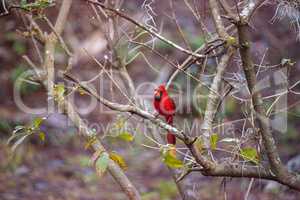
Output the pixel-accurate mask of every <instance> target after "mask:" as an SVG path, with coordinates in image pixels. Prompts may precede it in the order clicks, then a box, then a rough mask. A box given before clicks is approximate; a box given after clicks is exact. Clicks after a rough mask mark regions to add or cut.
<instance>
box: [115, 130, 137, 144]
mask: <svg viewBox="0 0 300 200" xmlns="http://www.w3.org/2000/svg"><path fill="white" fill-rule="evenodd" d="M118 138H120V139H122V140H124V141H127V142H131V141H133V139H134V137H133V135H132V134H130V133H128V132H126V131H125V132H123V133H120V134H119V135H118Z"/></svg>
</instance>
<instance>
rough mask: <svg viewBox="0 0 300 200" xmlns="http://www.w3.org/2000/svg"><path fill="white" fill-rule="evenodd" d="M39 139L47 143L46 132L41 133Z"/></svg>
mask: <svg viewBox="0 0 300 200" xmlns="http://www.w3.org/2000/svg"><path fill="white" fill-rule="evenodd" d="M39 138H40V140H41V141H42V142H45V138H46V134H45V133H44V132H42V131H41V132H39Z"/></svg>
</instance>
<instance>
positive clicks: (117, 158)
mask: <svg viewBox="0 0 300 200" xmlns="http://www.w3.org/2000/svg"><path fill="white" fill-rule="evenodd" d="M109 157H110V159H112V160H113V161H115V163H117V164H118V165H119V166H120V167H121V168H122V169H124V170H126V169H127V165H126V163H125V160H124V159H123V157H122V156H120V155H119V154H117V153H116V152H114V151H113V152H111V153H110V154H109Z"/></svg>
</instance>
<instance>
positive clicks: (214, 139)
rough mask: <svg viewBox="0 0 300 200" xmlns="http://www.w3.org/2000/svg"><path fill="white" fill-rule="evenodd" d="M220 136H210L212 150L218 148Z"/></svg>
mask: <svg viewBox="0 0 300 200" xmlns="http://www.w3.org/2000/svg"><path fill="white" fill-rule="evenodd" d="M218 139H219V136H218V134H212V135H211V136H210V148H211V149H212V150H215V149H216V148H217V142H218Z"/></svg>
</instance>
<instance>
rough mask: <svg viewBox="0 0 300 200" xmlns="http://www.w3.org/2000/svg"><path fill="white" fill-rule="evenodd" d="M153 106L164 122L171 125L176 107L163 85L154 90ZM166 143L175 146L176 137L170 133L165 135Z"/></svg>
mask: <svg viewBox="0 0 300 200" xmlns="http://www.w3.org/2000/svg"><path fill="white" fill-rule="evenodd" d="M153 105H154V108H155V110H156V111H157V112H158V113H159V114H160V115H162V116H164V117H165V119H166V122H167V123H168V124H170V125H173V117H174V115H175V111H176V105H175V103H174V101H173V99H172V98H171V97H170V96H169V95H168V92H167V90H166V88H165V86H164V85H160V86H158V88H156V89H155V93H154V102H153ZM167 142H168V144H174V145H175V144H176V137H175V135H174V134H172V133H171V132H168V133H167Z"/></svg>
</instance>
